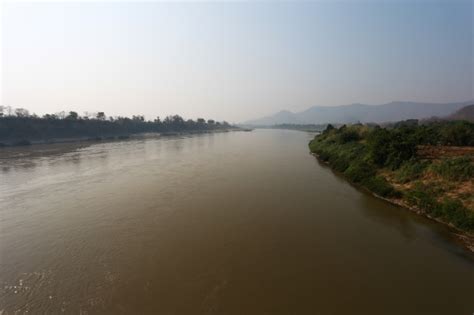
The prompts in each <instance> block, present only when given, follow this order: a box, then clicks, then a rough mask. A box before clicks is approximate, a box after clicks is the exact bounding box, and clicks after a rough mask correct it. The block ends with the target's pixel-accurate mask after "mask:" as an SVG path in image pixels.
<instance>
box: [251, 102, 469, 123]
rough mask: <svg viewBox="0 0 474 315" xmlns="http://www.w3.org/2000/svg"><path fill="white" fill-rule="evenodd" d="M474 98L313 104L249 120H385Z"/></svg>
mask: <svg viewBox="0 0 474 315" xmlns="http://www.w3.org/2000/svg"><path fill="white" fill-rule="evenodd" d="M472 103H474V101H468V102H459V103H447V104H442V103H417V102H400V101H397V102H391V103H387V104H382V105H367V104H350V105H341V106H313V107H310V108H308V109H307V110H305V111H302V112H298V113H293V112H290V111H280V112H278V113H276V114H274V115H271V116H267V117H263V118H259V119H254V120H250V121H247V122H245V123H244V124H247V125H276V124H325V123H340V124H347V123H357V122H361V123H368V122H374V123H382V122H393V121H401V120H407V119H423V118H428V117H432V116H438V117H444V116H448V115H450V114H452V113H453V112H455V111H457V110H459V109H461V108H463V107H464V106H466V105H470V104H472Z"/></svg>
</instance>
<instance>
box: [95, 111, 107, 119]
mask: <svg viewBox="0 0 474 315" xmlns="http://www.w3.org/2000/svg"><path fill="white" fill-rule="evenodd" d="M96 118H97V119H98V120H105V113H104V112H98V113H97V116H96Z"/></svg>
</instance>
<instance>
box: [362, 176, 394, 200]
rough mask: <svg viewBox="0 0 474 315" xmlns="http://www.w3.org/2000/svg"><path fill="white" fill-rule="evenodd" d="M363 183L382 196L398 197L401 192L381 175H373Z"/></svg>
mask: <svg viewBox="0 0 474 315" xmlns="http://www.w3.org/2000/svg"><path fill="white" fill-rule="evenodd" d="M362 185H364V187H366V188H367V189H368V190H370V191H372V192H374V193H376V194H377V195H379V196H382V197H398V196H399V193H398V192H397V191H396V190H395V189H394V188H393V186H392V185H390V183H389V182H387V181H386V180H385V178H383V177H381V176H373V177H369V178H366V179H365V180H364V181H363V182H362Z"/></svg>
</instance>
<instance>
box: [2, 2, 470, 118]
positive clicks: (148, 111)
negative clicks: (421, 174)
mask: <svg viewBox="0 0 474 315" xmlns="http://www.w3.org/2000/svg"><path fill="white" fill-rule="evenodd" d="M1 14H2V15H1V21H2V24H1V26H2V32H1V34H2V37H1V48H2V63H1V75H2V84H1V87H2V89H1V91H0V92H1V93H0V104H3V105H10V106H13V107H25V108H27V109H30V111H32V112H36V113H38V114H44V113H46V112H58V111H61V110H76V111H78V112H79V113H80V114H82V112H83V111H99V110H100V111H105V112H106V114H111V115H132V114H145V115H146V117H147V118H149V119H151V118H153V117H155V116H157V115H159V116H165V115H168V114H173V113H178V114H181V115H183V116H184V117H185V118H196V117H199V116H203V117H205V118H215V119H218V120H224V119H226V120H228V121H231V122H239V121H243V120H246V119H250V118H256V117H259V116H262V115H266V114H270V113H273V112H276V111H279V110H282V109H288V110H292V111H297V110H302V109H305V108H307V107H310V106H312V105H341V104H349V103H357V102H359V103H369V104H376V103H384V102H390V101H393V100H414V101H432V102H450V101H464V100H468V99H473V98H474V88H473V85H474V80H473V73H474V55H473V53H474V48H473V45H474V39H473V35H474V34H473V32H474V31H473V28H474V24H473V23H474V22H473V16H474V1H455V0H454V1H453V0H451V1H447V0H446V1H440V2H435V1H395V0H393V1H385V2H382V1H370V2H362V1H346V2H334V1H331V2H329V1H326V2H305V3H303V2H285V3H282V2H280V3H276V2H259V3H255V2H253V3H252V2H244V3H222V2H221V3H195V2H192V3H190V2H187V3H158V2H143V3H132V2H103V3H100V2H93V3H91V2H82V3H67V2H50V3H13V2H10V3H8V2H7V3H6V4H3V5H2V12H1Z"/></svg>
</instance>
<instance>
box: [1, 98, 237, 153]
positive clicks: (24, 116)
mask: <svg viewBox="0 0 474 315" xmlns="http://www.w3.org/2000/svg"><path fill="white" fill-rule="evenodd" d="M229 128H231V126H230V125H229V124H228V123H227V122H222V123H221V122H216V121H214V120H212V119H210V120H207V121H206V120H204V119H202V118H199V119H197V120H196V121H194V120H191V119H188V120H184V119H183V118H182V117H181V116H179V115H174V116H168V117H166V118H165V119H163V120H161V119H160V118H159V117H157V118H156V119H155V120H153V121H146V120H145V118H144V116H133V117H132V118H128V117H107V116H106V115H105V113H103V112H98V113H96V114H93V115H87V116H83V117H81V116H79V115H78V114H77V113H76V112H69V113H68V114H65V113H59V114H51V115H50V114H47V115H44V116H43V117H38V116H36V115H30V114H29V113H28V111H26V110H24V109H16V110H11V109H9V110H6V109H5V107H3V108H0V144H17V145H18V144H29V143H30V142H33V141H47V140H52V139H68V138H91V139H102V138H112V137H126V136H128V135H131V134H136V133H144V132H159V133H170V132H205V131H209V130H217V129H229Z"/></svg>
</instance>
